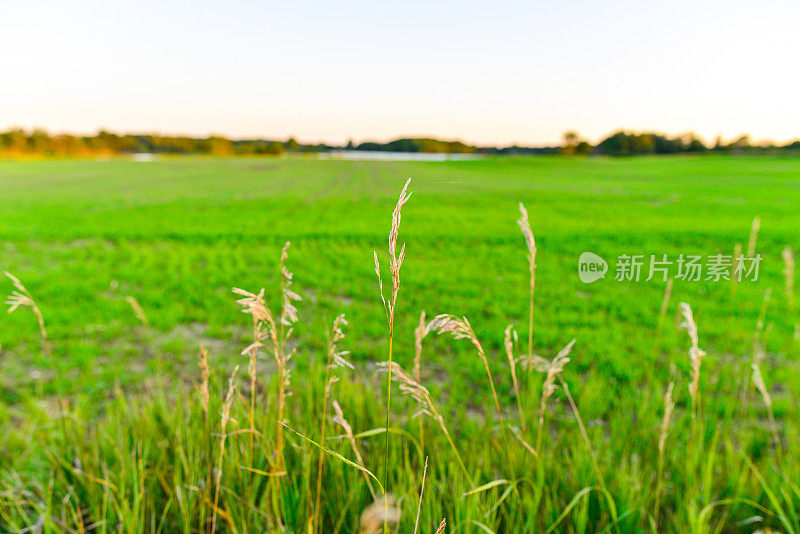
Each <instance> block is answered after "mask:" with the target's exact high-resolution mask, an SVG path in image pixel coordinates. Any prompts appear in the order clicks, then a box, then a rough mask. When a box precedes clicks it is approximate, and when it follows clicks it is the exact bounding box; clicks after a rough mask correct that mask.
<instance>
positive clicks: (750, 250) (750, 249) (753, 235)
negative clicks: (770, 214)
mask: <svg viewBox="0 0 800 534" xmlns="http://www.w3.org/2000/svg"><path fill="white" fill-rule="evenodd" d="M759 230H761V217H754V218H753V225H752V226H751V227H750V239H748V241H747V257H748V258H754V257H755V256H756V241H757V240H758V231H759Z"/></svg>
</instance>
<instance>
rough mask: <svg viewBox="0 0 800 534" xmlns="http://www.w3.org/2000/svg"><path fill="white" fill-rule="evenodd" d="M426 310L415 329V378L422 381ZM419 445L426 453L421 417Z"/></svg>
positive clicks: (421, 314) (420, 316) (423, 311)
mask: <svg viewBox="0 0 800 534" xmlns="http://www.w3.org/2000/svg"><path fill="white" fill-rule="evenodd" d="M425 326H426V321H425V310H422V312H421V313H420V314H419V324H418V325H417V328H415V329H414V380H416V381H417V382H420V383H422V340H423V339H424V338H425ZM418 423H419V447H420V449H421V450H422V454H425V421H424V420H423V419H422V418H421V417H420V418H419V421H418Z"/></svg>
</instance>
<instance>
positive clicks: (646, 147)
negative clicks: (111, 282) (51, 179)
mask: <svg viewBox="0 0 800 534" xmlns="http://www.w3.org/2000/svg"><path fill="white" fill-rule="evenodd" d="M338 150H363V151H382V152H424V153H442V154H483V155H539V154H565V155H585V156H588V155H606V156H636V155H644V154H692V153H703V152H721V153H733V154H777V153H782V152H800V140H796V141H793V142H791V143H788V144H784V145H777V144H764V143H756V144H754V143H753V142H752V141H751V140H750V137H749V136H746V135H743V136H741V137H739V138H737V139H734V140H731V141H728V142H725V141H723V140H722V139H721V138H717V139H716V141H715V142H714V144H712V145H706V144H705V143H704V142H703V140H702V139H700V138H699V137H698V136H697V135H695V134H693V133H686V134H681V135H676V136H672V137H670V136H668V135H665V134H661V133H656V132H627V131H624V130H619V131H616V132H613V133H611V134H609V135H608V136H606V137H605V138H604V139H603V140H602V141H600V142H599V143H597V144H596V145H592V144H591V143H590V142H589V141H587V140H586V139H583V138H582V137H581V136H580V135H579V134H578V133H577V132H574V131H569V132H566V133H565V134H564V137H563V141H562V144H561V145H558V146H541V147H526V146H518V145H513V146H507V147H492V146H488V147H487V146H475V145H469V144H466V143H464V142H462V141H447V140H441V139H433V138H400V139H394V140H391V141H388V142H376V141H367V142H363V143H360V144H355V143H354V142H353V141H348V143H347V144H346V145H344V146H337V145H329V144H324V143H318V144H303V143H300V142H298V141H297V140H296V139H294V138H289V139H287V140H285V141H280V140H267V139H228V138H226V137H222V136H209V137H203V138H198V137H188V136H163V135H156V134H116V133H113V132H107V131H103V130H101V131H99V132H98V133H97V134H95V135H84V136H81V135H70V134H55V135H51V134H49V133H48V132H46V131H44V130H40V129H36V130H32V131H26V130H23V129H19V128H15V129H11V130H8V131H6V132H2V133H0V156H11V157H13V156H21V155H27V154H33V155H45V156H98V155H119V154H141V153H151V154H214V155H273V156H280V155H283V154H285V153H317V152H332V151H338Z"/></svg>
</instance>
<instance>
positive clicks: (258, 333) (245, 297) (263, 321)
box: [233, 288, 277, 494]
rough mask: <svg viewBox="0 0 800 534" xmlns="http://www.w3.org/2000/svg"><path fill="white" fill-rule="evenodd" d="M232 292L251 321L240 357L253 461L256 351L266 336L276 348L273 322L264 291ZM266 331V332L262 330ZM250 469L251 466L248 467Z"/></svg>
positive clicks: (239, 290)
mask: <svg viewBox="0 0 800 534" xmlns="http://www.w3.org/2000/svg"><path fill="white" fill-rule="evenodd" d="M233 292H234V293H235V294H237V295H239V296H241V297H242V298H241V299H239V300H237V301H236V302H237V304H239V305H240V306H241V307H242V312H243V313H246V314H248V315H250V317H251V319H252V321H253V342H252V343H251V344H250V345H248V346H247V347H246V348H245V349H244V350H243V351H242V355H243V356H245V355H249V357H250V359H249V366H248V372H249V375H250V413H249V420H250V459H251V462H252V459H253V448H254V446H255V443H254V440H255V434H256V426H255V425H256V423H255V411H256V374H257V365H256V364H257V358H258V349H259V348H260V347H263V346H264V340H265V339H266V338H267V336H269V337H271V338H272V339H273V345H274V346H275V347H277V341H276V340H275V321H274V320H273V318H272V312H270V310H269V308H267V305H266V303H265V302H264V289H263V288H262V289H261V290H260V291H259V292H258V294H255V293H250V292H249V291H245V290H243V289H238V288H234V289H233ZM265 328H266V329H267V332H265V331H264V329H265ZM250 467H251V468H252V467H253V466H252V464H251V465H250ZM252 480H253V477H252V476H250V480H249V481H248V494H249V492H250V491H251V490H252Z"/></svg>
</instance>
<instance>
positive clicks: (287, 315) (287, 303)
mask: <svg viewBox="0 0 800 534" xmlns="http://www.w3.org/2000/svg"><path fill="white" fill-rule="evenodd" d="M290 245H291V243H289V241H287V242H286V244H285V245H283V249H281V320H280V343H279V345H280V358H279V361H278V378H279V381H278V420H279V421H283V412H284V409H285V406H286V398H287V397H288V396H290V395H291V392H290V390H289V386H290V385H291V372H290V371H289V367H288V363H289V360H290V359H291V358H292V355H293V354H294V350H291V351H289V352H288V353H287V352H286V344H287V341H288V340H289V339H290V338H291V337H292V333H293V332H294V329H293V325H294V323H296V322H297V320H298V317H297V308H296V307H295V306H294V302H296V301H300V300H302V298H301V297H300V295H298V294H297V293H295V292H294V291H292V290H291V287H292V280H293V278H294V275H292V273H291V271H289V268H288V267H287V266H286V261H287V260H288V258H289V246H290ZM278 438H279V439H278V443H279V444H278V448H279V450H280V453H281V465H280V467H281V468H283V463H282V462H283V459H282V458H283V431H282V430H281V427H280V426H279V427H278Z"/></svg>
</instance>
